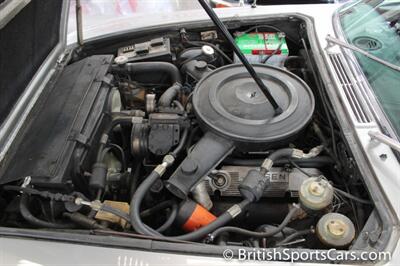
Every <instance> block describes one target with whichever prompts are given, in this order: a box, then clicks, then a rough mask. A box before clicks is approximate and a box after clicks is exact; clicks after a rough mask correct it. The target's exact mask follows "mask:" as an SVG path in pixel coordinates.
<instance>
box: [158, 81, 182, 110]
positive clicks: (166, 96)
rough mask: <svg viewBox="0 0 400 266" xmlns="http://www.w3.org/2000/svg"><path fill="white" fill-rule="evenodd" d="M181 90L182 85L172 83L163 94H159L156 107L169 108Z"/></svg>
mask: <svg viewBox="0 0 400 266" xmlns="http://www.w3.org/2000/svg"><path fill="white" fill-rule="evenodd" d="M181 90H182V85H181V84H180V83H174V84H173V85H172V86H171V87H169V88H168V89H166V90H165V91H164V93H163V94H161V96H160V99H159V100H158V105H160V106H162V107H169V106H171V103H172V101H173V100H174V99H176V97H178V95H179V92H180V91H181Z"/></svg>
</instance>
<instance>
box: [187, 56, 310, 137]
mask: <svg viewBox="0 0 400 266" xmlns="http://www.w3.org/2000/svg"><path fill="white" fill-rule="evenodd" d="M254 68H255V70H256V72H257V73H258V75H259V76H260V78H261V80H262V81H264V82H265V84H266V85H267V87H268V88H269V90H270V92H271V94H272V95H273V97H274V98H275V99H276V101H277V103H278V104H279V106H281V107H282V109H283V113H282V114H280V115H278V116H276V117H274V109H273V108H272V106H271V104H270V103H269V102H268V100H267V99H266V97H265V96H264V94H263V93H262V92H261V91H260V89H259V88H258V86H257V85H256V84H255V82H254V80H253V79H252V78H251V76H250V75H249V73H248V72H247V70H246V69H245V68H244V67H243V65H241V64H236V65H228V66H225V67H221V68H219V69H217V70H215V71H213V72H211V73H210V74H209V75H207V76H206V77H204V78H203V79H202V80H200V81H199V83H198V84H197V87H196V90H195V92H194V95H193V105H194V110H195V113H196V115H197V117H198V119H199V120H200V121H201V123H202V124H204V126H205V127H206V128H207V129H209V130H211V131H212V132H215V133H216V134H219V135H221V136H223V137H226V138H228V139H232V140H234V141H239V142H245V143H269V142H273V141H278V140H282V139H285V138H288V137H291V136H293V135H294V134H296V133H298V132H299V131H300V130H302V129H303V128H304V126H305V125H306V124H307V123H308V122H309V120H310V118H311V116H312V113H313V111H314V97H313V94H312V92H311V89H310V88H309V87H308V86H307V84H305V83H304V82H303V81H302V80H301V79H300V78H298V77H297V76H295V75H294V74H292V73H290V72H288V71H286V70H284V69H280V68H276V67H272V66H268V65H259V64H257V65H254Z"/></svg>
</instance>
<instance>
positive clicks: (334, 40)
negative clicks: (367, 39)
mask: <svg viewBox="0 0 400 266" xmlns="http://www.w3.org/2000/svg"><path fill="white" fill-rule="evenodd" d="M326 40H327V41H328V42H329V43H334V44H336V45H339V46H341V47H343V48H346V49H349V50H352V51H354V52H357V53H360V54H363V55H364V56H366V57H368V58H369V59H372V60H374V61H375V62H378V63H380V64H382V65H384V66H387V67H389V68H391V69H393V70H396V71H399V72H400V66H397V65H395V64H392V63H390V62H388V61H385V60H383V59H380V58H379V57H377V56H375V55H372V54H370V53H368V52H366V51H364V50H362V49H360V48H358V47H356V46H354V45H352V44H349V43H346V42H343V41H341V40H338V39H336V38H334V37H332V36H330V35H328V36H326Z"/></svg>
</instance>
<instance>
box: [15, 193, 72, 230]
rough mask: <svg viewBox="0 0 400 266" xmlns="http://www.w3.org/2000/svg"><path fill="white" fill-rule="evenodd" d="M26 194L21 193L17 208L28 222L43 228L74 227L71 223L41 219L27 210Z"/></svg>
mask: <svg viewBox="0 0 400 266" xmlns="http://www.w3.org/2000/svg"><path fill="white" fill-rule="evenodd" d="M28 199H29V198H28V196H27V195H26V194H22V195H21V199H20V201H19V210H20V213H21V215H22V217H23V218H24V219H25V220H26V221H27V222H28V223H30V224H32V225H34V226H37V227H43V228H52V229H70V228H75V225H74V224H71V223H62V224H61V223H55V222H48V221H44V220H42V219H39V218H37V217H35V216H33V214H32V213H31V212H30V211H29V208H28Z"/></svg>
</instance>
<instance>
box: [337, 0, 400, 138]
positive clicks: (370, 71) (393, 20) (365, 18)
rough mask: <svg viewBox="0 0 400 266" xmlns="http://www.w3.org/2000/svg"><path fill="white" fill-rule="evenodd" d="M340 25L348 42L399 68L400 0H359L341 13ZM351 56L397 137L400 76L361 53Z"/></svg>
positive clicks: (399, 120)
mask: <svg viewBox="0 0 400 266" xmlns="http://www.w3.org/2000/svg"><path fill="white" fill-rule="evenodd" d="M340 22H341V25H342V28H343V31H344V32H345V35H346V38H347V41H348V42H349V43H351V44H353V45H355V46H357V47H358V48H360V49H362V50H364V51H367V52H368V53H370V54H373V55H375V56H376V57H378V58H381V59H383V60H385V61H388V62H390V63H392V64H394V65H400V63H399V62H400V0H383V1H382V0H380V1H368V0H364V1H358V2H357V3H355V4H352V5H349V6H346V7H344V8H343V9H342V10H341V12H340ZM354 54H355V56H356V58H357V60H358V62H359V64H360V66H361V68H362V70H363V72H364V74H365V77H366V78H367V79H368V81H369V83H370V85H371V87H372V89H373V90H374V92H375V95H376V97H377V99H378V101H379V103H380V104H381V106H382V108H383V110H384V111H385V113H386V115H387V117H388V118H389V120H390V122H391V124H392V126H393V128H394V129H395V130H396V132H397V135H398V136H400V73H399V72H397V71H395V70H393V69H390V68H389V67H387V66H385V65H383V64H380V63H378V62H375V61H373V60H371V59H369V58H367V57H366V56H364V55H362V54H360V53H357V52H355V53H354Z"/></svg>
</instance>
